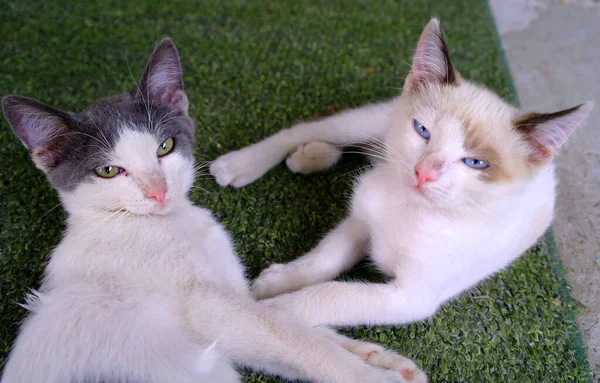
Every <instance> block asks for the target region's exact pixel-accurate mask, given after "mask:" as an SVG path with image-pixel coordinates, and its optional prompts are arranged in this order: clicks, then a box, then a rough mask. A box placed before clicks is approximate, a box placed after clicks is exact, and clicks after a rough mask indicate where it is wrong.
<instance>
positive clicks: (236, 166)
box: [210, 100, 394, 187]
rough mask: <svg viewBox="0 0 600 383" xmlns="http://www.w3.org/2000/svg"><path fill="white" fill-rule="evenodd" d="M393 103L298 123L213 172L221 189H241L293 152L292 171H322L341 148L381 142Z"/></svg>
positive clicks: (219, 163) (224, 160)
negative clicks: (376, 141)
mask: <svg viewBox="0 0 600 383" xmlns="http://www.w3.org/2000/svg"><path fill="white" fill-rule="evenodd" d="M393 102H394V100H389V101H386V102H382V103H379V104H371V105H366V106H363V107H360V108H357V109H351V110H348V111H345V112H342V113H339V114H337V115H334V116H331V117H328V118H325V119H323V120H320V121H315V122H301V123H298V124H296V125H294V126H292V127H291V128H289V129H283V130H281V131H279V132H278V133H276V134H274V135H272V136H270V137H267V138H265V139H264V140H262V141H260V142H258V143H256V144H253V145H250V146H248V147H246V148H243V149H240V150H237V151H234V152H231V153H227V154H225V155H223V156H221V157H219V158H217V159H216V160H215V161H213V163H212V164H211V166H210V173H211V174H212V175H213V176H214V177H215V178H216V180H217V183H218V184H219V185H221V186H227V185H230V186H235V187H242V186H245V185H247V184H249V183H251V182H253V181H254V180H256V179H258V178H259V177H261V176H262V175H263V174H265V173H266V172H268V171H269V170H270V169H271V168H272V167H274V166H275V165H277V164H278V163H280V162H281V161H283V159H284V158H285V157H286V156H288V155H289V154H290V153H292V152H295V153H294V154H293V155H292V157H291V159H290V161H289V162H288V166H289V167H290V169H292V171H299V172H311V171H316V170H322V169H323V168H326V167H329V166H331V165H333V164H334V163H335V162H336V161H337V159H339V156H340V155H341V152H340V151H339V149H338V147H341V146H345V145H352V144H358V143H362V142H367V141H370V140H372V139H376V140H380V139H382V138H383V136H384V135H385V132H386V131H387V129H388V126H389V119H390V114H391V111H392V106H393ZM315 141H319V142H318V143H317V142H315Z"/></svg>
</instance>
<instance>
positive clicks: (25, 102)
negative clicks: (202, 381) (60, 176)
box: [2, 96, 71, 172]
mask: <svg viewBox="0 0 600 383" xmlns="http://www.w3.org/2000/svg"><path fill="white" fill-rule="evenodd" d="M2 109H3V110H4V115H5V116H6V119H7V120H8V122H9V124H10V126H11V128H12V130H13V132H14V133H15V134H16V135H17V137H19V139H20V140H21V142H22V143H23V145H25V147H26V148H27V150H29V153H30V154H31V158H32V159H33V162H35V164H36V166H37V167H38V168H40V169H41V170H43V171H45V172H46V171H48V170H49V169H51V168H53V167H55V166H57V165H58V164H59V163H60V161H61V157H62V156H61V149H60V148H61V146H63V145H60V142H59V137H60V136H61V135H64V134H65V133H67V132H68V131H69V124H70V120H71V118H70V117H69V115H68V114H67V113H65V112H63V111H60V110H58V109H56V108H53V107H51V106H49V105H46V104H44V103H41V102H39V101H37V100H34V99H31V98H27V97H22V96H6V97H4V98H3V99H2Z"/></svg>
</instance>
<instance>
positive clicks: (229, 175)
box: [209, 144, 283, 188]
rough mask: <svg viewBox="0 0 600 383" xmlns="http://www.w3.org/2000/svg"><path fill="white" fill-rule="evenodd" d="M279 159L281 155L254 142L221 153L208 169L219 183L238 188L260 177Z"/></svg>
mask: <svg viewBox="0 0 600 383" xmlns="http://www.w3.org/2000/svg"><path fill="white" fill-rule="evenodd" d="M281 160H283V156H278V155H277V154H276V153H272V152H269V151H268V148H267V151H265V150H263V148H261V146H260V144H255V145H251V146H248V147H246V148H243V149H240V150H236V151H234V152H230V153H227V154H225V155H222V156H221V157H219V158H217V159H216V160H214V161H213V162H212V163H211V164H210V167H209V170H210V174H212V176H213V177H215V180H216V181H217V183H218V184H219V185H221V186H233V187H236V188H240V187H242V186H246V185H248V184H249V183H252V182H254V181H255V180H257V179H258V178H260V177H261V176H262V175H263V174H265V173H266V172H268V171H269V170H270V169H271V168H272V167H273V166H275V165H277V164H278V163H279V162H281Z"/></svg>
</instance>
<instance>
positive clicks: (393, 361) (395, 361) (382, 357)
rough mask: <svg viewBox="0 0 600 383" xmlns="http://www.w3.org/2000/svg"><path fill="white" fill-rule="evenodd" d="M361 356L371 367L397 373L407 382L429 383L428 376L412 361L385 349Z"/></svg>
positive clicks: (369, 351) (368, 352)
mask: <svg viewBox="0 0 600 383" xmlns="http://www.w3.org/2000/svg"><path fill="white" fill-rule="evenodd" d="M374 346H375V345H374ZM376 347H377V346H376ZM359 355H360V356H361V357H362V358H363V359H364V360H365V361H366V362H367V363H369V364H371V365H374V366H377V367H381V368H385V369H387V370H390V371H394V372H396V373H397V374H399V375H400V376H401V377H402V378H403V379H404V380H405V381H406V382H410V383H427V375H425V373H424V372H423V371H421V370H420V369H419V368H418V367H417V365H416V364H415V363H414V362H413V361H412V360H410V359H408V358H405V357H403V356H402V355H400V354H396V353H395V352H392V351H388V350H385V349H379V350H376V349H373V350H366V352H364V353H361V354H359Z"/></svg>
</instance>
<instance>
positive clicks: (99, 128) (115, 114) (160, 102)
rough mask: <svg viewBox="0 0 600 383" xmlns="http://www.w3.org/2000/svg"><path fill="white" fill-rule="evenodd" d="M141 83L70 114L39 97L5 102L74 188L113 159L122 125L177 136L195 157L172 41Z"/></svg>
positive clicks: (50, 172) (53, 179)
mask: <svg viewBox="0 0 600 383" xmlns="http://www.w3.org/2000/svg"><path fill="white" fill-rule="evenodd" d="M139 84H140V85H139V87H137V86H136V88H135V89H134V90H133V91H131V92H130V93H123V94H118V95H115V96H111V97H107V98H104V99H101V100H99V101H97V102H95V103H93V104H92V105H90V106H89V107H88V108H87V109H86V110H84V111H83V112H80V113H66V112H62V111H60V110H58V109H55V108H53V107H51V106H49V105H46V104H43V103H41V102H39V101H36V100H33V99H30V98H26V97H21V96H6V97H5V98H4V99H3V102H2V105H3V109H4V114H5V116H6V118H7V120H8V122H9V123H10V125H11V127H12V129H13V131H14V133H15V134H16V135H17V137H19V139H20V140H21V142H23V144H24V145H25V147H26V148H27V149H28V150H29V152H30V154H31V156H32V159H33V160H34V162H35V163H36V165H37V166H38V167H39V168H40V169H42V170H43V171H44V172H45V173H46V175H47V177H48V181H49V182H50V184H51V185H52V186H53V187H54V188H55V189H58V190H63V191H72V190H73V189H75V188H76V187H77V185H78V184H80V183H82V182H89V181H91V180H93V179H94V177H96V175H95V173H94V169H96V168H98V167H101V166H109V165H117V166H118V164H110V163H108V161H109V159H110V154H111V152H112V151H113V149H114V146H115V144H116V143H117V141H118V139H119V136H120V135H121V130H120V129H122V127H124V126H127V127H128V128H130V129H134V130H140V131H144V132H148V133H150V134H152V135H154V136H155V137H156V139H157V142H163V141H164V140H166V139H167V138H169V137H173V138H174V140H175V147H174V149H173V150H174V151H175V152H179V153H180V154H182V155H183V156H184V157H188V158H190V159H191V158H193V152H194V130H195V126H194V123H193V121H192V120H191V119H190V118H189V116H188V113H187V97H186V95H185V93H184V90H183V80H182V76H181V64H180V62H179V56H178V53H177V48H175V45H174V44H173V42H172V41H171V40H170V39H164V40H162V41H161V42H160V43H159V44H158V45H157V46H156V48H155V49H154V52H153V53H152V55H151V56H150V58H149V59H148V63H147V64H146V69H145V71H144V74H143V76H142V78H141V80H140V82H139Z"/></svg>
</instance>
